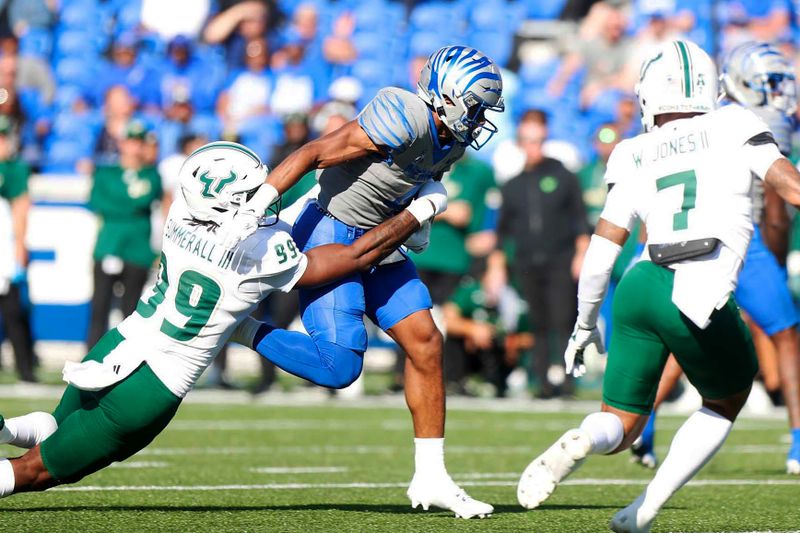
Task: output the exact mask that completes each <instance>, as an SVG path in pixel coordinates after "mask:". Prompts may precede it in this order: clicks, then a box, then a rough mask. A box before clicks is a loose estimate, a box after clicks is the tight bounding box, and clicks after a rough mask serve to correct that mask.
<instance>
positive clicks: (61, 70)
mask: <svg viewBox="0 0 800 533" xmlns="http://www.w3.org/2000/svg"><path fill="white" fill-rule="evenodd" d="M95 67H96V62H95V61H93V60H92V59H91V58H87V59H84V58H82V57H65V58H63V59H61V60H60V61H59V62H58V63H56V68H55V75H56V81H57V82H58V83H60V84H61V83H64V84H69V85H76V86H78V87H80V88H82V89H84V90H86V89H88V88H89V87H92V86H94V84H95V82H96V81H97V80H95V79H94V73H95V72H96V68H95Z"/></svg>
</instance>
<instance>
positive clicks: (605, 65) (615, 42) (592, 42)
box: [547, 2, 638, 108]
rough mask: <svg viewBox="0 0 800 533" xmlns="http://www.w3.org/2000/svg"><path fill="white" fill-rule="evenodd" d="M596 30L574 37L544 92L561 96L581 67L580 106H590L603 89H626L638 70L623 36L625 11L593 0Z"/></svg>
mask: <svg viewBox="0 0 800 533" xmlns="http://www.w3.org/2000/svg"><path fill="white" fill-rule="evenodd" d="M592 10H593V11H595V12H597V13H598V14H599V15H600V16H598V17H597V18H598V20H599V21H600V23H599V34H598V35H596V36H592V37H591V38H589V39H577V40H576V41H575V48H574V49H573V50H572V51H571V52H570V53H569V54H567V56H566V57H565V58H564V61H563V63H562V64H561V66H560V67H559V69H558V71H557V72H556V74H555V75H554V76H553V79H552V80H551V81H550V83H549V84H548V87H547V89H548V92H549V93H550V94H551V95H552V96H554V97H561V96H562V94H563V93H564V90H565V89H566V87H567V84H568V83H569V81H570V80H571V79H572V77H573V76H574V75H575V74H576V73H577V72H578V70H579V69H580V68H581V67H586V81H585V83H584V85H583V88H582V90H581V93H580V102H581V106H582V107H584V108H587V107H590V106H591V105H592V104H593V103H594V101H595V100H596V99H597V97H598V96H599V95H600V93H602V92H603V91H606V90H609V89H618V90H622V91H629V90H630V88H631V87H633V85H634V82H635V80H636V75H637V74H638V65H636V67H635V68H634V67H632V66H631V61H630V59H631V53H632V48H631V43H630V40H629V39H628V38H627V37H626V36H625V24H626V21H625V15H624V14H623V13H622V10H621V9H620V8H618V7H615V6H611V5H609V4H607V3H605V2H601V3H599V4H595V6H594V7H593V8H592Z"/></svg>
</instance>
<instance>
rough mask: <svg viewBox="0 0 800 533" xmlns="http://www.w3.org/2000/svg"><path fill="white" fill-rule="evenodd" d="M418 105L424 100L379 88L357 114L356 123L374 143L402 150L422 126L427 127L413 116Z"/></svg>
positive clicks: (418, 134) (420, 131) (408, 144)
mask: <svg viewBox="0 0 800 533" xmlns="http://www.w3.org/2000/svg"><path fill="white" fill-rule="evenodd" d="M409 94H410V93H409ZM412 96H413V95H412ZM414 98H416V97H414ZM418 105H422V106H424V105H425V104H423V103H422V101H418V102H414V101H409V100H408V99H406V98H405V97H404V95H402V94H401V93H398V92H396V91H392V90H390V89H382V90H381V91H380V92H378V94H377V96H375V98H373V99H372V100H371V101H370V103H368V104H367V106H366V107H365V108H364V110H363V111H361V113H360V114H359V115H358V124H359V126H361V128H362V129H363V130H364V132H365V133H366V134H367V136H369V138H370V139H372V142H374V143H375V145H376V146H385V147H386V148H388V149H389V151H403V150H405V149H406V148H408V147H409V146H410V145H411V143H412V142H414V140H416V139H417V137H419V136H420V135H421V134H422V132H423V127H427V124H422V123H421V122H422V121H421V120H420V118H421V117H417V116H415V115H416V114H418V113H415V110H416V108H417V106H418ZM426 110H427V109H426Z"/></svg>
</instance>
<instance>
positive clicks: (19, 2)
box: [3, 0, 58, 37]
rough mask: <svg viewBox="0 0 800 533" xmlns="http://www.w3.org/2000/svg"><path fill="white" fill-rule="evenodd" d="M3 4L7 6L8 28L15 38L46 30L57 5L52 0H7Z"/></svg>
mask: <svg viewBox="0 0 800 533" xmlns="http://www.w3.org/2000/svg"><path fill="white" fill-rule="evenodd" d="M3 3H4V4H6V6H7V7H6V9H7V13H6V14H7V17H8V25H9V28H10V29H11V31H12V32H13V33H14V35H16V36H17V37H22V36H23V35H25V34H26V33H28V32H29V31H31V30H34V29H38V30H44V29H48V28H49V27H50V26H51V25H52V24H53V19H54V12H55V11H56V8H57V5H58V4H57V3H56V2H53V1H52V0H9V1H8V2H3ZM4 7H5V6H4Z"/></svg>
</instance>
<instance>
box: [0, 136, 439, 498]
mask: <svg viewBox="0 0 800 533" xmlns="http://www.w3.org/2000/svg"><path fill="white" fill-rule="evenodd" d="M266 174H267V169H266V167H265V166H264V165H263V164H262V163H261V161H260V160H259V158H258V156H256V155H255V154H254V153H253V152H252V151H251V150H249V149H248V148H246V147H244V146H242V145H239V144H234V143H229V142H214V143H211V144H207V145H205V146H203V147H201V148H199V149H198V150H196V151H195V152H194V153H192V154H191V155H190V156H189V157H188V158H187V160H186V162H185V163H184V164H183V166H182V167H181V170H180V174H179V180H180V190H181V191H182V195H181V196H182V198H178V199H177V200H176V201H175V202H174V203H173V204H172V207H171V208H170V211H169V216H168V218H167V222H166V224H165V229H164V234H163V251H162V254H161V265H160V271H159V275H158V279H157V281H156V282H155V284H154V286H153V287H152V288H151V289H150V290H149V291H148V292H146V294H145V295H144V296H143V297H142V299H141V301H140V302H139V304H138V306H137V308H136V311H135V312H134V313H133V314H131V315H130V316H129V317H127V318H126V319H125V320H124V321H123V322H122V323H120V325H119V326H118V327H117V328H115V329H112V330H111V331H109V332H108V333H107V334H106V335H105V336H104V337H103V338H102V339H101V340H100V342H98V343H97V344H96V345H95V346H94V347H93V348H92V350H91V351H90V352H89V354H88V355H87V356H86V358H85V359H84V361H83V362H82V363H80V364H79V363H67V365H66V366H65V369H64V379H65V381H67V382H68V383H69V386H68V387H67V388H66V390H65V391H64V394H63V396H62V397H61V402H60V403H59V404H58V407H56V409H55V411H53V413H52V415H51V414H49V413H44V412H36V413H31V414H28V415H24V416H21V417H16V418H11V419H8V420H3V418H2V417H0V443H8V444H13V445H16V446H20V447H24V448H30V451H28V452H27V453H26V454H25V455H23V456H22V457H18V458H16V459H11V460H8V459H2V460H0V496H7V495H9V494H12V493H17V492H25V491H38V490H45V489H47V488H50V487H53V486H55V485H60V484H63V483H74V482H76V481H78V480H80V479H81V478H83V477H84V476H86V475H88V474H91V473H93V472H96V471H98V470H100V469H101V468H105V467H106V466H108V465H109V464H111V463H112V462H114V461H122V460H124V459H126V458H127V457H130V456H131V455H132V454H134V453H136V452H138V451H139V450H141V449H142V448H144V447H145V446H147V444H149V443H150V442H151V441H152V440H153V438H155V436H156V435H158V434H159V433H160V432H161V431H162V430H163V429H164V428H165V427H166V426H167V424H168V423H169V422H170V420H171V419H172V417H173V416H174V415H175V412H176V411H177V409H178V406H179V405H180V403H181V400H182V399H183V397H184V396H185V395H186V394H187V393H188V392H189V391H190V390H191V388H192V387H193V386H194V384H195V382H196V381H197V379H198V378H199V377H200V375H201V374H202V373H203V370H205V368H206V367H207V366H208V365H209V364H210V363H211V361H212V360H213V359H214V357H215V356H216V355H217V353H218V352H219V351H220V349H221V348H222V346H223V345H224V344H225V343H226V342H227V341H228V338H229V337H230V335H231V333H232V332H233V331H234V329H235V328H236V326H237V325H238V324H239V322H240V321H241V320H242V319H243V318H244V317H246V316H247V315H249V314H250V313H251V312H252V311H253V310H254V309H255V308H256V306H257V305H258V303H259V302H260V301H261V300H262V299H264V298H265V297H266V296H267V295H269V294H270V293H272V292H274V291H283V292H288V291H290V290H292V289H293V288H294V287H315V286H320V285H324V284H325V283H329V282H331V281H333V280H335V279H337V278H340V277H342V276H347V275H350V274H352V273H353V272H356V271H359V270H364V269H368V268H370V267H371V266H372V265H373V264H374V263H376V262H378V261H379V260H380V259H381V258H383V257H384V256H386V255H387V254H389V253H391V252H392V251H393V250H395V249H396V248H397V246H398V245H399V244H400V243H402V242H403V240H405V239H406V238H408V236H410V235H411V234H412V233H413V232H414V231H416V230H417V229H418V228H419V227H420V225H421V223H423V222H426V221H428V220H429V219H431V218H433V217H434V216H435V215H436V214H438V213H440V212H442V211H443V210H444V209H445V207H446V203H447V196H446V192H445V191H444V188H443V187H442V186H441V185H440V184H438V183H433V184H427V185H425V186H424V187H422V188H420V190H419V191H418V193H419V194H418V196H417V198H416V199H415V200H413V201H412V202H411V203H410V204H409V205H408V207H407V208H406V209H405V210H403V211H401V212H399V213H398V214H397V215H396V216H394V217H392V218H391V219H389V220H387V221H386V222H384V223H382V224H380V225H379V226H377V227H376V228H374V229H373V230H371V231H369V232H366V233H365V234H364V235H363V236H362V237H361V238H359V239H358V240H354V241H353V242H352V243H350V244H348V245H343V244H330V245H327V246H320V247H317V248H314V249H313V250H309V251H308V252H306V253H304V252H301V251H300V249H299V248H298V247H297V245H296V244H295V242H294V240H293V239H292V237H291V235H290V234H289V229H290V228H289V227H288V225H287V224H285V223H283V222H279V221H276V220H275V219H274V218H272V219H271V220H270V219H265V218H263V217H262V219H261V221H260V223H259V226H258V228H257V230H256V231H255V233H253V234H252V235H251V236H250V237H248V238H247V239H245V240H243V241H241V242H239V243H238V244H237V245H236V246H234V247H232V248H227V247H225V246H224V245H223V242H224V241H225V240H226V233H225V232H226V229H227V225H229V224H230V223H231V220H232V215H233V214H234V213H235V211H236V210H237V209H238V208H240V207H241V206H242V205H243V204H244V202H245V200H246V199H247V197H248V196H251V195H252V194H254V193H255V191H256V190H257V189H258V188H259V187H260V186H261V184H262V183H263V181H264V179H265V178H266ZM270 222H273V223H272V224H270ZM294 341H295V343H296V345H297V348H298V349H302V348H303V347H304V346H305V345H306V344H310V345H311V346H312V347H316V345H315V344H314V342H313V341H311V339H310V338H309V337H307V336H304V335H296V336H295V337H294Z"/></svg>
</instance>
